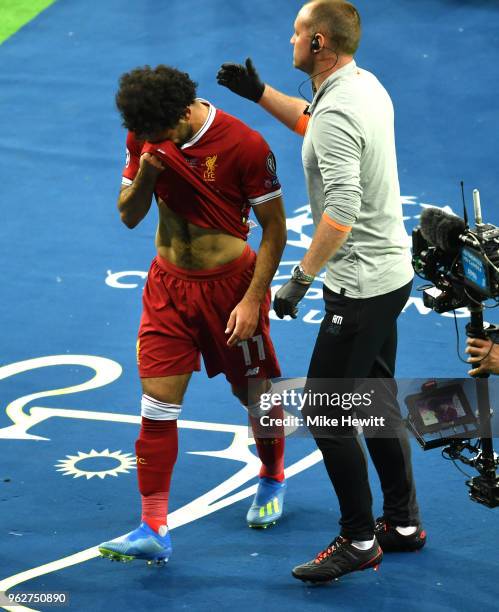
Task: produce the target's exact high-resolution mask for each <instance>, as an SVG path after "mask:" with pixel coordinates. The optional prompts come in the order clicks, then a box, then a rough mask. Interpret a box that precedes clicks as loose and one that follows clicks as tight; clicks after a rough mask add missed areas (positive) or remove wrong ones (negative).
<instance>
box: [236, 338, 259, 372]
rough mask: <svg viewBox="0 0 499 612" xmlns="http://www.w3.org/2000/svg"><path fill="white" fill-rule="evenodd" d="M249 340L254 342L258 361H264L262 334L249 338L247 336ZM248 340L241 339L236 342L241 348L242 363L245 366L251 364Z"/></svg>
mask: <svg viewBox="0 0 499 612" xmlns="http://www.w3.org/2000/svg"><path fill="white" fill-rule="evenodd" d="M249 340H251V341H252V342H255V343H256V346H257V349H258V359H259V361H265V346H264V344H263V338H262V334H258V336H252V337H251V338H249ZM249 340H241V342H238V343H237V345H238V346H240V347H241V348H242V349H243V356H244V365H247V366H249V365H251V352H250V347H249V344H248V342H249Z"/></svg>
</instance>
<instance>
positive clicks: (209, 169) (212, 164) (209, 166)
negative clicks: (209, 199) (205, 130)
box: [203, 155, 217, 181]
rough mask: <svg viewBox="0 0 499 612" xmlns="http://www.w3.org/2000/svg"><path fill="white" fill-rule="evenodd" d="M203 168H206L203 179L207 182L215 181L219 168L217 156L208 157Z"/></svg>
mask: <svg viewBox="0 0 499 612" xmlns="http://www.w3.org/2000/svg"><path fill="white" fill-rule="evenodd" d="M203 166H204V167H205V171H204V174H203V178H204V180H205V181H214V180H215V170H216V168H217V155H208V157H206V158H205V160H204V164H203Z"/></svg>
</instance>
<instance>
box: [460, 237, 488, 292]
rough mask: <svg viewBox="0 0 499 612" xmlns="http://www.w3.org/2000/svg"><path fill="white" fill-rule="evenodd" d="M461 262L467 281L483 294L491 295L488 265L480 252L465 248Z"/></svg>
mask: <svg viewBox="0 0 499 612" xmlns="http://www.w3.org/2000/svg"><path fill="white" fill-rule="evenodd" d="M461 262H462V264H463V274H464V280H465V281H466V283H467V284H468V285H469V286H470V287H471V288H472V289H475V291H478V292H479V293H481V294H482V295H486V296H490V295H491V292H490V284H489V276H488V269H487V265H486V263H485V262H484V260H483V259H482V258H481V257H480V255H479V254H478V253H476V252H475V251H473V250H471V249H467V248H464V249H463V250H462V251H461Z"/></svg>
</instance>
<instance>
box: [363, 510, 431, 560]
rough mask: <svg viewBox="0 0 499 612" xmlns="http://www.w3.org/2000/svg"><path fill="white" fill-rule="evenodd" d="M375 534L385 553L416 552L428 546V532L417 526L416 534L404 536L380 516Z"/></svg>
mask: <svg viewBox="0 0 499 612" xmlns="http://www.w3.org/2000/svg"><path fill="white" fill-rule="evenodd" d="M374 533H375V534H376V538H377V539H378V542H379V545H380V546H381V548H382V550H383V552H414V551H415V550H419V549H420V548H423V546H424V545H425V544H426V531H425V530H424V529H423V528H422V527H421V525H418V526H417V529H416V532H415V533H412V534H411V535H407V536H405V535H402V534H401V533H399V532H398V531H397V530H396V529H395V527H393V525H390V523H389V522H388V521H387V520H386V519H385V517H384V516H380V517H379V518H377V519H376V525H375V527H374Z"/></svg>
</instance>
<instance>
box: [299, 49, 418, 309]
mask: <svg viewBox="0 0 499 612" xmlns="http://www.w3.org/2000/svg"><path fill="white" fill-rule="evenodd" d="M309 112H310V114H311V118H310V121H309V124H308V128H307V132H306V134H305V139H304V142H303V149H302V159H303V167H304V170H305V178H306V181H307V188H308V193H309V198H310V206H311V209H312V216H313V219H314V223H315V225H317V224H318V223H319V221H320V220H321V218H322V215H323V214H325V215H327V216H328V217H329V219H330V220H332V221H333V222H334V223H337V224H339V225H341V226H349V227H350V226H351V227H352V230H351V232H350V233H349V235H348V238H347V240H346V242H345V243H344V244H343V246H342V247H341V248H340V249H339V250H338V251H337V253H336V254H335V255H333V257H332V258H331V259H330V260H329V261H328V263H327V264H326V278H325V284H326V286H327V287H328V288H329V289H331V290H332V291H335V292H340V290H341V289H344V290H345V293H346V295H347V296H349V297H353V298H367V297H374V296H377V295H382V294H385V293H389V292H390V291H394V290H396V289H399V288H400V287H402V286H403V285H405V284H407V283H408V282H409V281H410V280H411V279H412V277H413V270H412V266H411V257H410V251H409V247H408V246H407V234H406V231H405V228H404V223H403V219H402V205H401V199H400V187H399V181H398V174H397V158H396V152H395V134H394V117H393V105H392V102H391V100H390V96H389V95H388V93H387V92H386V90H385V89H384V87H383V86H382V85H381V83H380V82H379V81H378V79H377V78H376V77H375V76H374V75H373V74H371V73H370V72H367V71H366V70H362V69H360V68H358V67H357V65H356V63H355V61H353V60H352V61H351V62H350V63H348V64H347V65H346V66H344V67H343V68H341V69H340V70H338V71H337V72H335V73H333V74H332V75H331V76H330V77H328V78H327V79H326V80H325V81H324V82H323V83H322V85H321V86H320V88H319V90H318V91H317V93H316V94H315V97H314V100H313V102H312V104H311V106H310V109H309Z"/></svg>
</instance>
